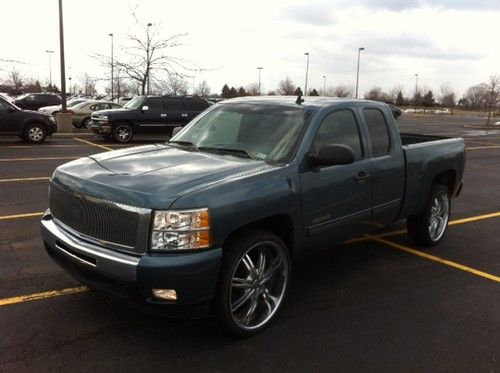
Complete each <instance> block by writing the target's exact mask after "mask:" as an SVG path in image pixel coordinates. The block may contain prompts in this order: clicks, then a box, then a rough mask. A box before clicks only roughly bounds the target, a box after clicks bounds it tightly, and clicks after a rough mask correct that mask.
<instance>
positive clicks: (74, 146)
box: [0, 145, 86, 150]
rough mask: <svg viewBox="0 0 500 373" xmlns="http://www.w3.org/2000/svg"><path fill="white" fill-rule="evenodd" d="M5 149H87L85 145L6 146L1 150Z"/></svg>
mask: <svg viewBox="0 0 500 373" xmlns="http://www.w3.org/2000/svg"><path fill="white" fill-rule="evenodd" d="M4 148H9V149H11V148H14V149H25V148H29V149H37V150H38V149H45V148H86V146H85V145H34V146H33V145H5V146H0V149H4Z"/></svg>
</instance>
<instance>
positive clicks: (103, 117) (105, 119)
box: [97, 115, 108, 122]
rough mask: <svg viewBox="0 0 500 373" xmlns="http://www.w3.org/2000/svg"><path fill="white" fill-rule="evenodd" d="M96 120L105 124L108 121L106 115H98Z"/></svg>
mask: <svg viewBox="0 0 500 373" xmlns="http://www.w3.org/2000/svg"><path fill="white" fill-rule="evenodd" d="M97 119H99V120H102V121H103V122H107V121H108V116H107V115H99V116H98V117H97Z"/></svg>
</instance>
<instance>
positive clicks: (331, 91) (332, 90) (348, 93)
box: [327, 84, 353, 97]
mask: <svg viewBox="0 0 500 373" xmlns="http://www.w3.org/2000/svg"><path fill="white" fill-rule="evenodd" d="M327 92H328V96H333V97H352V93H353V88H352V87H350V86H347V85H342V84H340V85H337V86H335V87H328V89H327Z"/></svg>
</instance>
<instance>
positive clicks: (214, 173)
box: [52, 144, 272, 209]
mask: <svg viewBox="0 0 500 373" xmlns="http://www.w3.org/2000/svg"><path fill="white" fill-rule="evenodd" d="M271 167H272V166H270V165H268V164H267V163H265V162H263V161H257V160H251V159H246V158H237V157H234V156H225V155H216V154H209V153H202V152H191V151H187V150H182V149H178V148H174V147H171V146H168V145H160V144H158V145H146V146H140V147H134V148H128V149H123V150H116V151H111V152H105V153H99V154H95V155H92V156H89V157H85V158H80V159H78V160H75V161H72V162H69V163H66V164H64V165H62V166H60V167H58V168H57V170H56V171H55V172H54V175H53V176H52V182H53V183H56V184H59V185H61V186H63V187H64V188H66V189H70V190H73V191H75V192H77V193H81V194H85V195H91V196H94V197H97V198H101V199H105V200H110V201H115V202H119V203H123V204H127V205H132V206H138V207H146V208H156V209H166V208H169V207H170V205H171V204H172V203H173V202H174V201H175V200H176V199H177V198H179V197H180V196H182V195H185V194H187V193H190V192H192V191H194V190H198V189H202V188H204V187H207V186H210V185H213V184H216V183H220V182H225V181H230V180H232V179H235V178H238V179H239V178H242V177H245V176H249V175H253V174H255V173H260V172H264V171H266V170H269V169H270V168H271ZM207 202H208V201H207Z"/></svg>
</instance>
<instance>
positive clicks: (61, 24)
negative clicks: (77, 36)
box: [59, 0, 66, 113]
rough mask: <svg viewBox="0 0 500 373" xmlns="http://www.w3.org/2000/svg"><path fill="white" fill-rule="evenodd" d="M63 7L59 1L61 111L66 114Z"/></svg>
mask: <svg viewBox="0 0 500 373" xmlns="http://www.w3.org/2000/svg"><path fill="white" fill-rule="evenodd" d="M63 24H64V22H63V5H62V0H59V57H60V61H61V101H62V102H61V103H62V107H61V111H62V112H63V113H66V69H65V65H64V27H63Z"/></svg>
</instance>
